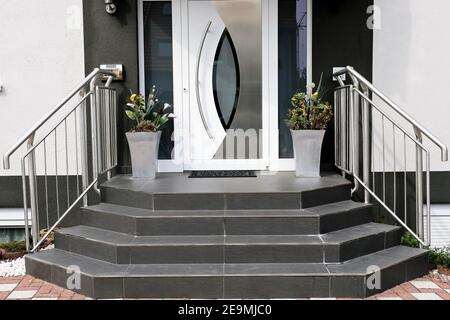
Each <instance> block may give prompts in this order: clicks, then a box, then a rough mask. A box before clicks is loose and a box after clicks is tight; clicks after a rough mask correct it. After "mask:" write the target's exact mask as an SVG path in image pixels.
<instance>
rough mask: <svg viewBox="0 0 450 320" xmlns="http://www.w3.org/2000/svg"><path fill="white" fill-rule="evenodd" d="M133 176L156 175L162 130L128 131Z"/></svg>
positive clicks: (150, 177) (151, 177)
mask: <svg viewBox="0 0 450 320" xmlns="http://www.w3.org/2000/svg"><path fill="white" fill-rule="evenodd" d="M126 136H127V140H128V146H129V147H130V153H131V164H132V166H133V178H148V179H154V178H155V177H156V170H157V168H158V151H159V141H160V140H161V132H128V133H127V134H126Z"/></svg>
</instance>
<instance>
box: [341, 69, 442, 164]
mask: <svg viewBox="0 0 450 320" xmlns="http://www.w3.org/2000/svg"><path fill="white" fill-rule="evenodd" d="M345 73H348V74H350V75H352V76H353V77H355V78H356V79H358V80H359V81H360V83H362V84H363V85H364V86H366V87H367V89H369V90H370V91H371V92H372V93H374V94H376V95H377V96H378V97H379V98H380V99H381V100H383V101H384V102H385V103H386V104H387V105H389V106H390V107H391V108H392V109H393V110H395V111H396V112H397V113H398V114H399V115H400V116H402V117H403V118H404V119H405V120H406V121H408V122H409V123H411V124H412V125H413V126H414V127H415V128H416V129H417V130H418V131H420V132H421V133H423V135H425V136H426V137H427V138H428V139H430V141H431V142H433V143H434V144H435V145H436V146H438V147H439V148H440V149H441V161H443V162H446V161H448V147H447V146H446V145H445V143H443V142H442V141H441V140H439V139H438V138H436V137H435V136H434V135H433V134H432V133H431V132H430V131H429V130H428V129H427V128H425V127H424V126H423V125H421V124H420V123H419V122H417V121H416V120H415V119H414V118H413V117H412V116H410V115H409V114H408V113H407V112H406V111H405V110H403V109H402V108H400V107H399V106H398V105H397V104H396V103H395V102H394V101H392V100H391V99H389V98H388V97H387V96H386V95H384V94H383V93H382V92H381V91H380V90H379V89H377V88H376V87H375V86H374V85H373V84H372V83H371V82H370V81H369V80H367V79H366V78H364V77H363V76H362V75H361V74H360V73H359V72H358V71H356V70H355V69H354V68H353V67H350V66H347V67H345V68H343V69H341V70H339V71H338V72H336V73H335V74H334V77H337V78H338V79H341V78H340V76H341V75H343V74H345Z"/></svg>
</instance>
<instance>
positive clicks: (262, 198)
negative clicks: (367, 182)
mask: <svg viewBox="0 0 450 320" xmlns="http://www.w3.org/2000/svg"><path fill="white" fill-rule="evenodd" d="M350 186H351V185H350V183H349V181H347V180H345V179H344V178H342V177H341V176H338V175H329V176H325V177H321V178H312V179H297V178H296V177H295V175H294V174H293V173H290V172H279V173H277V174H275V175H259V176H258V177H257V178H251V179H249V178H232V179H227V180H223V181H220V182H218V181H217V179H189V178H188V175H187V174H179V175H174V174H161V175H160V176H159V177H158V179H155V180H153V181H151V180H146V179H143V180H142V179H141V180H139V179H132V178H131V177H130V176H116V177H114V178H113V179H111V180H109V181H107V182H106V183H104V184H103V185H102V186H101V195H102V201H103V202H106V203H111V204H118V205H123V206H129V207H137V208H143V209H151V210H248V209H250V210H253V209H301V208H310V207H314V206H318V205H323V204H328V203H334V202H339V201H344V200H349V199H350Z"/></svg>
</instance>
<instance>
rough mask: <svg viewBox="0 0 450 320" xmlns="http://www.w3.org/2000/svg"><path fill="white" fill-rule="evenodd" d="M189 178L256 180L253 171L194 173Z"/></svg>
mask: <svg viewBox="0 0 450 320" xmlns="http://www.w3.org/2000/svg"><path fill="white" fill-rule="evenodd" d="M189 178H256V172H255V171H252V170H239V171H238V170H233V171H227V170H219V171H192V172H191V174H190V175H189Z"/></svg>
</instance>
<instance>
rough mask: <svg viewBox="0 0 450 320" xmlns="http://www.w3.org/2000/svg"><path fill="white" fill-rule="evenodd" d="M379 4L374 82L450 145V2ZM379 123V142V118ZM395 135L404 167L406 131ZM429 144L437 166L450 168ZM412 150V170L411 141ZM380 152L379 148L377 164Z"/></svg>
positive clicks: (386, 0)
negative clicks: (403, 153) (403, 140)
mask: <svg viewBox="0 0 450 320" xmlns="http://www.w3.org/2000/svg"><path fill="white" fill-rule="evenodd" d="M375 5H376V6H378V8H379V10H380V11H379V12H380V15H379V17H380V20H379V23H380V25H379V26H380V29H376V30H374V49H373V50H374V51H373V53H374V57H373V79H374V84H375V85H376V86H377V87H379V88H380V89H381V90H382V91H383V92H384V93H385V94H386V95H387V96H388V97H390V98H392V99H393V100H394V101H395V102H396V103H398V104H399V105H400V106H401V107H403V108H404V109H405V110H406V111H407V112H408V113H410V114H411V115H412V116H413V117H414V118H415V119H417V120H418V121H419V122H420V123H422V124H423V125H424V126H425V127H427V128H429V129H430V130H431V132H432V133H433V134H434V135H436V136H437V137H438V138H440V139H441V140H443V142H445V143H446V144H447V145H449V146H450V94H449V92H450V41H449V38H448V34H449V30H450V19H449V18H448V13H449V12H450V1H448V0H433V1H424V0H375ZM376 119H377V118H376ZM405 126H406V124H405ZM375 128H376V129H375V132H374V133H375V136H377V137H378V142H380V140H379V139H380V137H381V121H380V119H379V118H378V121H375ZM408 128H409V127H408ZM410 132H412V131H411V130H410ZM385 137H386V139H388V140H390V141H388V142H387V147H386V152H385V157H386V162H387V168H391V169H392V167H393V160H392V159H393V153H392V149H393V142H392V141H393V140H392V138H393V136H392V128H391V127H390V128H389V126H388V125H386V127H385ZM396 139H397V142H396V144H397V145H396V153H397V158H396V160H397V161H396V165H397V170H399V169H400V170H402V169H403V167H404V166H403V158H402V157H403V156H402V155H401V156H400V152H399V151H398V150H400V149H402V148H403V142H402V139H403V136H402V135H400V134H397V135H396ZM426 145H427V146H429V148H430V150H431V151H432V161H431V168H432V170H435V171H448V170H450V163H448V162H447V163H442V162H441V161H440V153H439V150H438V149H437V148H436V147H434V146H433V145H431V144H430V143H427V142H426ZM407 149H408V150H409V154H410V155H409V156H408V160H407V162H408V165H407V167H408V169H413V168H414V163H415V162H414V158H413V157H412V151H413V149H412V145H409V146H408V147H407ZM381 155H382V150H381V149H380V148H377V149H376V150H375V160H376V166H375V167H376V168H378V169H380V168H381V166H382V157H381ZM388 158H389V159H388Z"/></svg>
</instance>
